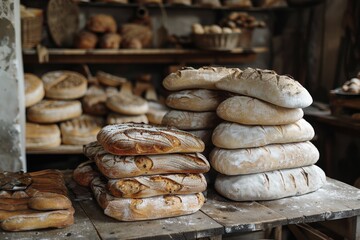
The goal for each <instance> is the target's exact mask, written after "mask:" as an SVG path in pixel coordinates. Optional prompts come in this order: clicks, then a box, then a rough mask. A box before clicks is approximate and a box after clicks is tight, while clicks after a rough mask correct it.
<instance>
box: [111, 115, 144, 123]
mask: <svg viewBox="0 0 360 240" xmlns="http://www.w3.org/2000/svg"><path fill="white" fill-rule="evenodd" d="M130 122H133V123H149V121H148V119H147V117H146V115H144V114H142V115H133V116H128V115H121V114H118V113H110V114H109V115H108V116H107V118H106V123H107V124H121V123H130Z"/></svg>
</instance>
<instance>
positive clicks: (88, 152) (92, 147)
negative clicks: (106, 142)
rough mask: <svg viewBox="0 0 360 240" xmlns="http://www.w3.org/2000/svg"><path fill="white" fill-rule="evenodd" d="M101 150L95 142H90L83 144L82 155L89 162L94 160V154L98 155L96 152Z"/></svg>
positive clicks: (101, 147)
mask: <svg viewBox="0 0 360 240" xmlns="http://www.w3.org/2000/svg"><path fill="white" fill-rule="evenodd" d="M103 150H104V148H103V146H101V144H100V143H98V142H97V141H95V142H91V143H89V144H85V145H84V147H83V153H84V155H85V156H86V157H88V158H89V159H90V160H95V156H96V154H98V152H100V151H103Z"/></svg>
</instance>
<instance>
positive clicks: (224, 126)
mask: <svg viewBox="0 0 360 240" xmlns="http://www.w3.org/2000/svg"><path fill="white" fill-rule="evenodd" d="M314 134H315V133H314V129H313V127H312V126H311V125H310V124H309V123H308V122H307V121H306V120H305V119H300V120H299V121H297V122H295V123H290V124H286V125H278V126H250V125H242V124H238V123H230V122H223V123H220V124H219V125H218V126H217V127H216V128H215V130H214V132H213V135H212V142H213V143H214V145H215V146H217V147H219V148H226V149H237V148H253V147H261V146H265V145H269V144H274V143H292V142H303V141H309V140H311V139H312V138H313V137H314Z"/></svg>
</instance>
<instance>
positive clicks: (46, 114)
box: [27, 100, 82, 123]
mask: <svg viewBox="0 0 360 240" xmlns="http://www.w3.org/2000/svg"><path fill="white" fill-rule="evenodd" d="M81 113H82V109H81V103H80V102H79V101H77V100H74V101H56V100H42V101H41V102H39V103H37V104H35V105H34V106H32V107H30V108H28V110H27V118H28V119H29V120H30V121H31V122H36V123H56V122H61V121H65V120H69V119H72V118H76V117H79V116H80V115H81Z"/></svg>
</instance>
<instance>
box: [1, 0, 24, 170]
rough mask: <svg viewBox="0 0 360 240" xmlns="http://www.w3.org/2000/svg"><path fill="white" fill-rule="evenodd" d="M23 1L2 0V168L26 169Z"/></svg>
mask: <svg viewBox="0 0 360 240" xmlns="http://www.w3.org/2000/svg"><path fill="white" fill-rule="evenodd" d="M19 13H20V11H19V1H16V0H9V1H1V2H0V82H1V84H0V159H1V161H0V171H19V170H26V165H25V138H24V134H23V133H24V125H25V124H24V123H25V113H24V109H25V107H24V94H23V92H24V85H23V80H22V79H23V69H22V60H21V47H20V46H21V43H20V16H19Z"/></svg>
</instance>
